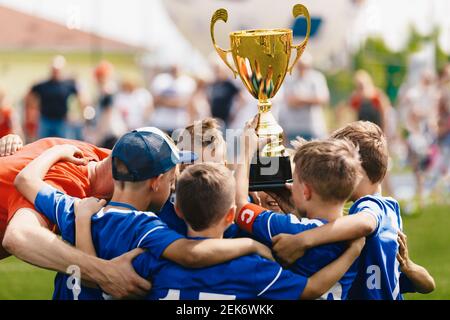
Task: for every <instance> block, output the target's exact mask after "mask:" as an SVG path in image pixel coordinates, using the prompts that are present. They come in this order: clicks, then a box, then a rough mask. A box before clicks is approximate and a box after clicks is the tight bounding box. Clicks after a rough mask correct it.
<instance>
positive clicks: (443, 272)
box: [0, 206, 450, 300]
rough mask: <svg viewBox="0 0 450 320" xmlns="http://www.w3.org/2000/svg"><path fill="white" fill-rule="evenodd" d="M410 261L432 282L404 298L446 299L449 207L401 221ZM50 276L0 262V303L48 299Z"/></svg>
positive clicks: (448, 293)
mask: <svg viewBox="0 0 450 320" xmlns="http://www.w3.org/2000/svg"><path fill="white" fill-rule="evenodd" d="M403 222H404V229H405V231H406V233H407V234H408V242H409V247H410V255H411V258H412V259H413V260H414V261H415V262H417V263H419V264H421V265H423V266H425V267H426V268H428V270H429V271H430V272H431V274H432V275H433V276H434V278H435V280H436V285H437V288H436V291H435V292H434V293H432V294H430V295H419V294H410V295H407V296H406V298H407V299H450V250H449V247H448V246H449V243H450V208H449V207H437V206H435V207H429V208H428V209H426V210H424V212H423V213H422V214H420V215H416V216H407V217H404V218H403ZM53 277H54V273H53V272H50V271H46V270H42V269H38V268H35V267H33V266H30V265H28V264H26V263H23V262H21V261H19V260H17V259H15V258H12V257H11V258H8V259H6V260H3V261H1V262H0V300H4V299H50V298H51V295H52V290H53Z"/></svg>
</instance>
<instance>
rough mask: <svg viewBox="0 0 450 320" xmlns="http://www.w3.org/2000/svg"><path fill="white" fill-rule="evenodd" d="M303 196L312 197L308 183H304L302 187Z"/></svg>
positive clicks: (307, 198)
mask: <svg viewBox="0 0 450 320" xmlns="http://www.w3.org/2000/svg"><path fill="white" fill-rule="evenodd" d="M303 196H304V197H305V199H306V200H311V197H312V189H311V187H310V186H309V185H308V184H306V183H305V184H304V188H303Z"/></svg>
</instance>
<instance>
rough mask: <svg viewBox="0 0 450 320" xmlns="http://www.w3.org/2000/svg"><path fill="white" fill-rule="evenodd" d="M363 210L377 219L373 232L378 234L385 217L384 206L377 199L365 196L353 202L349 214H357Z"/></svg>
mask: <svg viewBox="0 0 450 320" xmlns="http://www.w3.org/2000/svg"><path fill="white" fill-rule="evenodd" d="M362 211H364V212H366V213H368V214H370V215H371V216H372V217H374V219H375V220H376V223H377V226H376V228H375V230H374V231H373V233H372V234H377V233H378V229H379V227H380V223H381V219H382V218H383V212H384V210H383V207H382V206H381V205H380V204H379V203H378V202H377V201H376V200H375V199H372V198H369V197H365V198H362V199H360V200H358V201H357V202H355V203H354V204H353V206H352V207H351V208H350V211H349V214H356V213H359V212H362Z"/></svg>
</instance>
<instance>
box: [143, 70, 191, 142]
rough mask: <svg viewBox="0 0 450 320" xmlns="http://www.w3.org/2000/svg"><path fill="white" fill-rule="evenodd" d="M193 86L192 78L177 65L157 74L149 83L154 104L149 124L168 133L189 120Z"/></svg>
mask: <svg viewBox="0 0 450 320" xmlns="http://www.w3.org/2000/svg"><path fill="white" fill-rule="evenodd" d="M195 86H196V85H195V81H194V79H192V78H191V77H189V76H187V75H184V74H181V70H180V68H179V66H177V65H174V66H172V67H170V69H169V71H168V72H165V73H160V74H158V75H157V76H156V77H155V78H154V79H153V81H152V84H151V92H152V93H153V97H154V105H155V110H154V112H153V115H152V118H151V121H150V122H151V125H152V126H155V127H157V128H159V129H161V130H163V131H166V133H168V134H169V135H171V134H172V133H173V132H174V131H175V130H177V129H181V128H184V127H185V126H186V125H187V124H188V121H189V115H188V104H189V101H190V98H191V96H192V94H193V93H194V91H195Z"/></svg>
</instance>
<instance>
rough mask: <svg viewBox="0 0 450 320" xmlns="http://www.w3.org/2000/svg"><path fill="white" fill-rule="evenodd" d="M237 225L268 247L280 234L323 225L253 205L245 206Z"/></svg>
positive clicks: (295, 232)
mask: <svg viewBox="0 0 450 320" xmlns="http://www.w3.org/2000/svg"><path fill="white" fill-rule="evenodd" d="M237 223H238V225H239V227H241V228H242V229H243V230H244V231H247V232H249V233H250V234H252V235H253V237H254V238H255V239H256V240H258V241H260V242H263V243H265V244H266V245H269V246H270V245H271V244H272V238H273V237H274V236H276V235H278V234H280V233H287V234H298V233H301V232H303V231H306V230H309V229H312V228H315V227H318V226H321V225H323V223H322V222H321V221H319V220H309V219H302V220H299V219H298V218H297V217H296V216H294V215H292V214H284V213H276V212H273V211H269V210H267V209H265V208H263V207H259V206H257V205H255V204H247V205H246V206H244V208H242V210H241V212H240V213H239V215H238V219H237Z"/></svg>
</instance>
